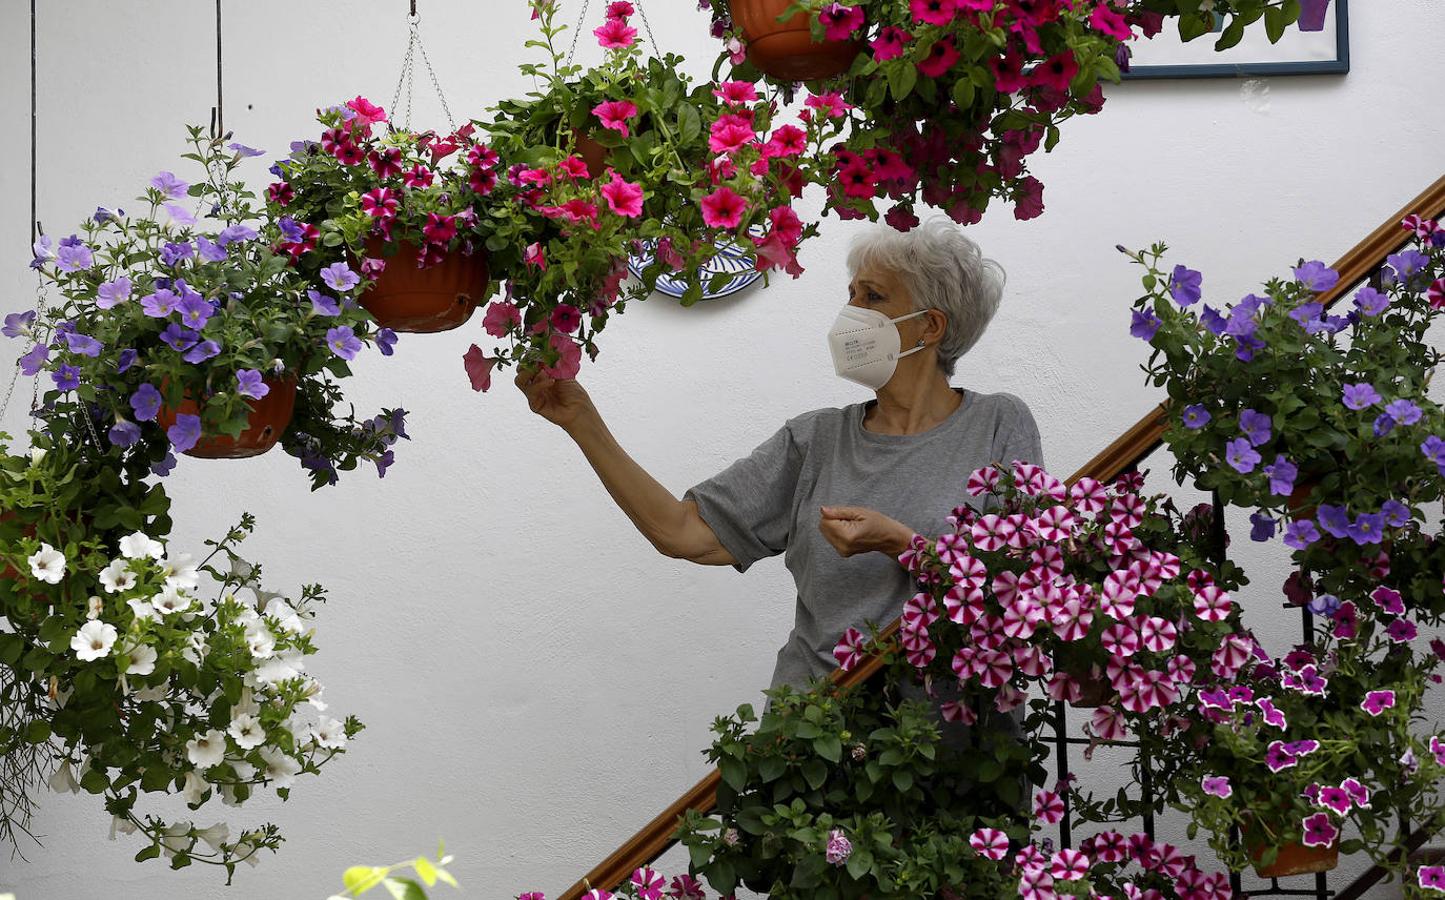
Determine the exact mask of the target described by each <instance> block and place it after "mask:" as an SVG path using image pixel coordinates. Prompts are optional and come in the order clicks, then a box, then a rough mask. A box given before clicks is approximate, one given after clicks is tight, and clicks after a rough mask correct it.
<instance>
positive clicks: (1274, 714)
mask: <svg viewBox="0 0 1445 900" xmlns="http://www.w3.org/2000/svg"><path fill="white" fill-rule="evenodd" d="M1254 705H1255V706H1257V707H1259V712H1260V717H1261V718H1262V719H1263V720H1264V724H1266V725H1270V726H1272V727H1274V728H1278V729H1280V730H1281V731H1282V730H1284V729H1285V728H1287V727H1288V725H1289V723H1288V722H1287V721H1286V720H1285V717H1284V713H1283V712H1282V711H1281V710H1280V709H1279V708H1278V707H1276V706H1275V705H1274V701H1273V700H1271V699H1269V698H1268V697H1261V698H1259V699H1258V700H1256V701H1254Z"/></svg>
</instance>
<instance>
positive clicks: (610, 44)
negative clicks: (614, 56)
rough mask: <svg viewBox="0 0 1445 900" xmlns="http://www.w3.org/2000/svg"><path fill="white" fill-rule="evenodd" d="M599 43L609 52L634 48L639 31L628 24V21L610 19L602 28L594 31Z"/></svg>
mask: <svg viewBox="0 0 1445 900" xmlns="http://www.w3.org/2000/svg"><path fill="white" fill-rule="evenodd" d="M592 33H593V34H594V35H596V36H597V43H598V44H600V45H602V47H603V48H604V49H607V50H622V49H625V48H627V47H631V46H632V42H633V41H635V40H636V39H637V29H636V28H633V27H632V26H631V25H628V24H627V20H626V19H622V18H616V19H608V20H607V21H606V22H605V23H603V24H602V25H601V26H600V27H598V28H594V29H592Z"/></svg>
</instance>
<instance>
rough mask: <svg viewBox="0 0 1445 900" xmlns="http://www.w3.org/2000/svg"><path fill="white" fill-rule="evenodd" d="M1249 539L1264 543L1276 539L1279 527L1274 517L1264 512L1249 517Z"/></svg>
mask: <svg viewBox="0 0 1445 900" xmlns="http://www.w3.org/2000/svg"><path fill="white" fill-rule="evenodd" d="M1249 524H1250V529H1249V539H1250V540H1251V541H1257V542H1259V543H1264V542H1265V541H1268V540H1270V539H1272V538H1273V537H1274V531H1275V528H1276V527H1277V526H1278V525H1279V523H1278V522H1276V521H1275V520H1274V519H1273V518H1272V517H1270V516H1269V515H1267V514H1266V513H1265V512H1264V511H1263V510H1261V511H1259V512H1257V513H1253V514H1251V515H1250V517H1249Z"/></svg>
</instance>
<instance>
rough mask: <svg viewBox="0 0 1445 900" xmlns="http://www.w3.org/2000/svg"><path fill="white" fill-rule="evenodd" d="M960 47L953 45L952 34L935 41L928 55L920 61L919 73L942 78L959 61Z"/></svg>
mask: <svg viewBox="0 0 1445 900" xmlns="http://www.w3.org/2000/svg"><path fill="white" fill-rule="evenodd" d="M958 57H959V53H958V48H957V47H955V46H954V45H953V37H952V36H951V35H950V36H948V37H945V38H943V39H942V40H937V41H934V42H933V46H932V47H930V48H929V49H928V55H927V56H925V57H924V58H923V59H921V60H919V61H918V74H919V75H922V76H924V77H925V78H941V77H943V75H944V73H946V72H947V71H948V70H949V69H952V68H953V67H954V65H955V64H956V63H957V62H958Z"/></svg>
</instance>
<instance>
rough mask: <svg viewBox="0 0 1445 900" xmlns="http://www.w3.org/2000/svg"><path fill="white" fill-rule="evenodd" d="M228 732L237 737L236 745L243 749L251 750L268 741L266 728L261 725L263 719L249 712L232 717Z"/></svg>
mask: <svg viewBox="0 0 1445 900" xmlns="http://www.w3.org/2000/svg"><path fill="white" fill-rule="evenodd" d="M227 733H228V734H230V735H231V737H233V738H235V739H236V746H237V747H240V748H241V749H242V750H251V749H254V748H256V747H259V746H261V745H262V744H264V743H265V742H266V729H264V728H262V727H261V720H260V719H258V718H256V717H255V716H253V715H250V714H249V713H242V714H240V715H238V716H236V717H235V718H233V719H231V727H230V728H228V729H227Z"/></svg>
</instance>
